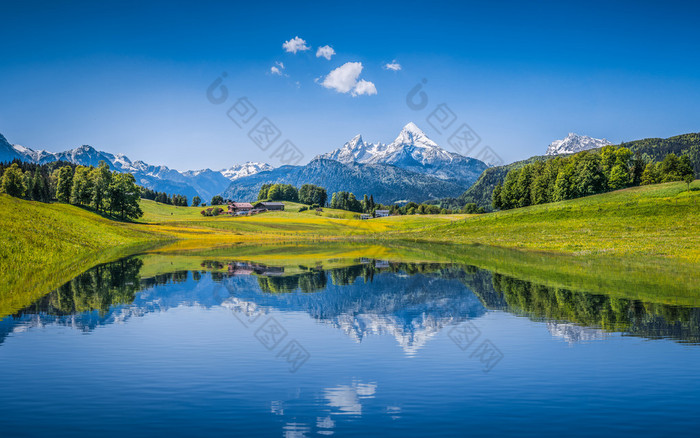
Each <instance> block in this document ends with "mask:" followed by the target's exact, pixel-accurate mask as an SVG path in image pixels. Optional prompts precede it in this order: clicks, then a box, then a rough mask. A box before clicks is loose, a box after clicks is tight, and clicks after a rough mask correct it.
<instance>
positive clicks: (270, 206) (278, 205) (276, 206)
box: [260, 202, 284, 211]
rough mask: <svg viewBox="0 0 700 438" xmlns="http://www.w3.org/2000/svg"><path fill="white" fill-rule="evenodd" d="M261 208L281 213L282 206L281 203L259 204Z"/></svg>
mask: <svg viewBox="0 0 700 438" xmlns="http://www.w3.org/2000/svg"><path fill="white" fill-rule="evenodd" d="M260 204H262V207H263V208H264V209H265V210H267V211H283V210H284V204H283V203H282V202H260Z"/></svg>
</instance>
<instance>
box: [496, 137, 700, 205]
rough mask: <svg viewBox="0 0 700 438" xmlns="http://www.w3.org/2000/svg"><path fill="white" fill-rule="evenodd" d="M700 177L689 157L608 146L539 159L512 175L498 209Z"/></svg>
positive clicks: (501, 187) (499, 192)
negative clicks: (654, 156)
mask: <svg viewBox="0 0 700 438" xmlns="http://www.w3.org/2000/svg"><path fill="white" fill-rule="evenodd" d="M694 177H695V173H694V172H693V166H692V164H691V161H690V159H689V158H688V157H687V156H685V155H684V156H682V157H680V158H679V157H677V156H676V155H675V154H672V153H671V154H668V155H666V157H665V158H664V159H663V161H661V162H660V163H653V162H651V163H646V162H645V161H644V160H643V159H642V158H640V157H633V156H632V151H631V150H630V149H628V148H626V147H619V146H606V147H604V148H602V149H600V150H599V151H583V152H579V153H577V154H574V155H571V156H567V157H556V158H553V159H550V160H547V161H544V162H543V161H535V162H532V163H529V164H526V165H525V166H523V167H521V168H519V169H513V170H511V171H509V172H508V174H507V175H506V177H505V180H504V181H503V183H502V184H501V183H499V184H498V185H496V187H495V189H494V191H493V196H492V205H493V207H494V208H495V209H501V210H508V209H512V208H519V207H527V206H529V205H538V204H545V203H549V202H556V201H565V200H567V199H574V198H580V197H583V196H588V195H595V194H599V193H605V192H609V191H612V190H618V189H622V188H625V187H632V186H638V185H642V184H655V183H658V182H669V181H686V182H687V183H688V184H690V182H691V181H692V180H693V178H694Z"/></svg>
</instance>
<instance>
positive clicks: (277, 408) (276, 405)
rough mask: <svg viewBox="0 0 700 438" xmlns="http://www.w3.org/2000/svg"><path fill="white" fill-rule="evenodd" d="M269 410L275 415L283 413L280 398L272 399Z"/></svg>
mask: <svg viewBox="0 0 700 438" xmlns="http://www.w3.org/2000/svg"><path fill="white" fill-rule="evenodd" d="M270 412H271V413H273V414H275V415H284V404H283V403H282V402H281V401H280V400H273V401H272V402H271V403H270Z"/></svg>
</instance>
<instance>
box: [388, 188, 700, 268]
mask: <svg viewBox="0 0 700 438" xmlns="http://www.w3.org/2000/svg"><path fill="white" fill-rule="evenodd" d="M691 187H693V188H694V190H693V191H690V192H689V191H687V189H686V185H685V184H684V183H668V184H660V185H654V186H644V187H635V188H630V189H625V190H619V191H616V192H611V193H606V194H602V195H596V196H589V197H586V198H580V199H575V200H571V201H564V202H557V203H552V204H544V205H537V206H532V207H527V208H521V209H515V210H508V211H504V212H498V213H491V214H487V215H482V216H477V217H473V218H468V219H465V220H463V221H456V222H453V223H450V224H446V225H438V226H433V227H428V228H426V229H424V230H421V231H420V232H414V233H411V234H410V235H408V234H405V235H406V237H410V238H413V239H421V240H430V241H446V242H454V243H478V244H485V245H493V246H498V247H506V248H519V249H527V250H535V251H548V252H558V253H564V254H572V255H579V256H581V255H583V256H590V255H612V256H624V257H630V258H651V257H661V258H672V259H675V260H679V261H686V262H691V263H699V262H700V221H699V220H700V181H695V182H694V183H693V185H692V186H691ZM388 237H389V238H396V237H399V236H398V235H392V236H388Z"/></svg>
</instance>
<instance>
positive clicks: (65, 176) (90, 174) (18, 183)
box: [0, 161, 143, 220]
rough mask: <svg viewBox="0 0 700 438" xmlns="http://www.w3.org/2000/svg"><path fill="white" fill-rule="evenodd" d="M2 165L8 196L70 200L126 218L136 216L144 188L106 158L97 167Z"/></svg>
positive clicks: (2, 183) (69, 201) (59, 200)
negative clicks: (113, 170) (115, 170)
mask: <svg viewBox="0 0 700 438" xmlns="http://www.w3.org/2000/svg"><path fill="white" fill-rule="evenodd" d="M22 167H23V166H22V165H21V164H20V163H16V162H15V163H12V164H11V165H10V166H9V167H7V168H3V169H2V170H3V174H2V182H1V184H0V188H1V190H2V191H3V192H5V193H7V194H8V195H11V196H15V197H21V198H27V199H31V200H35V201H42V202H49V201H52V200H57V201H58V202H65V203H70V204H73V205H80V206H84V207H90V208H93V209H95V210H96V211H98V212H104V213H109V214H110V215H113V216H118V217H120V218H121V219H122V220H123V219H135V218H138V217H140V216H141V215H142V214H143V212H142V211H141V208H140V207H139V198H140V195H141V188H140V187H139V186H138V185H136V179H135V178H134V176H133V175H132V174H130V173H119V172H112V171H110V170H109V167H108V166H107V164H106V163H105V162H104V161H101V162H100V164H99V166H98V167H94V166H89V167H87V166H75V165H71V164H65V165H63V166H61V167H57V165H56V163H51V164H42V165H37V164H32V165H27V166H24V167H25V168H26V170H23V169H22Z"/></svg>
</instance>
